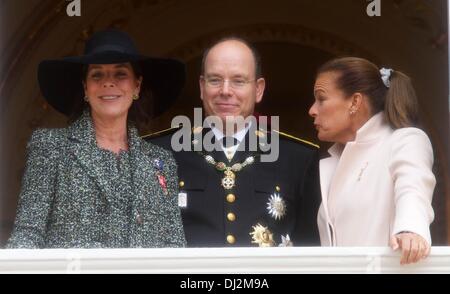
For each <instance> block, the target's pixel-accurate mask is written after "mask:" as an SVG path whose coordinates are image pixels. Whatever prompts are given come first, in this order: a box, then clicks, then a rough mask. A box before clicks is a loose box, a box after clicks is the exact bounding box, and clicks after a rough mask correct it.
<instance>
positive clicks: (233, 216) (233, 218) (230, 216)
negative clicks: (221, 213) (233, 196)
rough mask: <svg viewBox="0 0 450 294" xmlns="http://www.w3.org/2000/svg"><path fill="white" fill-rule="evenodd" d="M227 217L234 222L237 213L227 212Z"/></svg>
mask: <svg viewBox="0 0 450 294" xmlns="http://www.w3.org/2000/svg"><path fill="white" fill-rule="evenodd" d="M227 219H228V220H229V221H230V222H234V221H235V220H236V215H235V214H234V213H232V212H230V213H228V214H227Z"/></svg>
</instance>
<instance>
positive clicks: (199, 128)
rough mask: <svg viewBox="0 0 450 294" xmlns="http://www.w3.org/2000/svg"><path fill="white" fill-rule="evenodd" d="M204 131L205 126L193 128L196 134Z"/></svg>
mask: <svg viewBox="0 0 450 294" xmlns="http://www.w3.org/2000/svg"><path fill="white" fill-rule="evenodd" d="M202 131H203V127H200V126H199V127H193V128H192V132H193V133H194V134H196V135H197V134H200V133H201V132H202Z"/></svg>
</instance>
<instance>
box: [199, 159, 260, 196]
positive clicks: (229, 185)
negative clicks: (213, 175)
mask: <svg viewBox="0 0 450 294" xmlns="http://www.w3.org/2000/svg"><path fill="white" fill-rule="evenodd" d="M204 157H205V160H206V162H208V163H209V164H211V165H214V166H215V168H216V169H217V170H218V171H221V172H223V173H224V177H223V178H222V181H221V184H222V187H223V188H224V189H225V190H231V189H233V188H234V186H235V184H236V173H237V172H239V171H241V170H242V169H243V168H244V167H246V166H247V165H250V164H252V163H254V162H255V157H253V156H249V157H247V158H246V159H245V160H244V161H243V162H242V163H235V164H233V165H232V166H227V165H226V164H225V163H224V162H216V160H215V159H214V158H213V157H212V156H211V155H205V156H204Z"/></svg>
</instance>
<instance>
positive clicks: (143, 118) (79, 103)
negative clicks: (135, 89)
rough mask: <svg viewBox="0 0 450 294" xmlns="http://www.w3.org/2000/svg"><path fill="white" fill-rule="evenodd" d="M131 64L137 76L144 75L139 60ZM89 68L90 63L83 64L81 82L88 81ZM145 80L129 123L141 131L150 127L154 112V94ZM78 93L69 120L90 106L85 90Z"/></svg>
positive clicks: (75, 118)
mask: <svg viewBox="0 0 450 294" xmlns="http://www.w3.org/2000/svg"><path fill="white" fill-rule="evenodd" d="M130 64H131V68H132V69H133V72H134V75H135V76H136V78H140V77H142V69H141V66H140V64H139V63H137V62H130ZM88 69H89V66H88V65H83V67H82V69H81V80H80V82H86V78H87V73H88ZM145 82H146V81H142V83H141V91H140V92H139V99H138V100H133V103H132V104H131V107H130V109H129V111H128V123H129V124H132V125H133V126H135V127H136V128H137V129H138V131H139V132H141V133H142V132H143V131H145V130H146V128H147V127H148V124H149V123H150V121H151V118H152V114H153V109H152V106H153V104H152V100H153V97H152V96H153V95H152V92H151V90H150V89H149V87H144V83H145ZM147 82H148V81H147ZM76 95H77V96H79V97H77V99H74V101H75V105H73V106H72V109H73V111H72V113H71V115H70V116H69V122H74V121H76V120H77V119H78V118H79V117H80V116H81V114H82V113H83V111H84V110H85V109H87V108H89V107H90V106H89V103H86V101H84V92H82V93H81V94H80V93H77V94H76Z"/></svg>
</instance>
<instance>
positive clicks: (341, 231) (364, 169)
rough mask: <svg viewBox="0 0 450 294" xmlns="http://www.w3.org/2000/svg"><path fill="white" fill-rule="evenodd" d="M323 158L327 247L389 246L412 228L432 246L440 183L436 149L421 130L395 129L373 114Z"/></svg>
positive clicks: (321, 217) (321, 219)
mask: <svg viewBox="0 0 450 294" xmlns="http://www.w3.org/2000/svg"><path fill="white" fill-rule="evenodd" d="M328 151H329V153H330V155H331V157H328V158H325V159H322V160H321V161H320V180H321V190H322V204H321V206H320V209H319V214H318V226H319V232H320V239H321V244H322V246H388V245H389V240H390V237H391V236H392V235H395V234H397V233H399V232H401V231H411V232H414V233H417V234H419V235H421V236H422V237H423V238H425V239H426V240H427V241H428V242H429V244H431V237H430V230H429V226H430V224H431V222H432V221H433V218H434V213H433V209H432V207H431V200H432V196H433V190H434V187H435V184H436V180H435V177H434V175H433V173H432V171H431V170H432V166H433V150H432V147H431V143H430V140H429V139H428V137H427V135H426V134H425V133H424V132H423V131H421V130H420V129H417V128H401V129H397V130H393V129H392V128H391V127H390V126H389V125H388V124H387V122H386V120H385V118H384V113H383V112H380V113H378V114H376V115H375V116H373V117H372V118H371V119H370V120H369V121H368V122H367V123H365V124H364V126H362V127H361V128H360V129H359V130H358V131H357V134H356V138H355V141H353V142H348V143H347V144H346V145H345V146H343V145H339V144H335V145H333V146H332V147H331V148H330V149H329V150H328Z"/></svg>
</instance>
